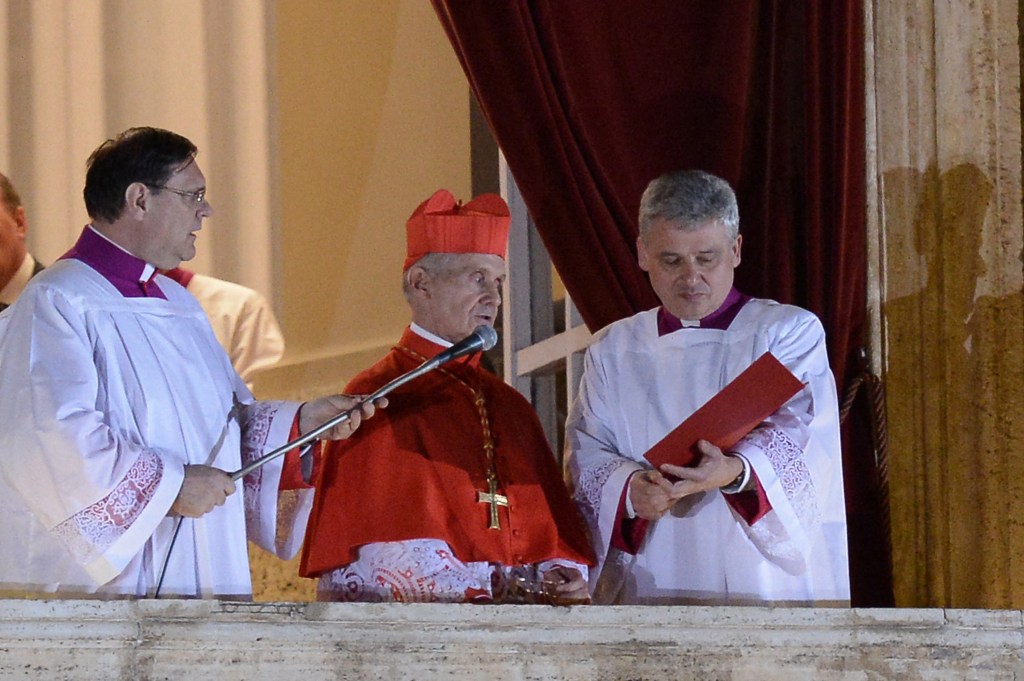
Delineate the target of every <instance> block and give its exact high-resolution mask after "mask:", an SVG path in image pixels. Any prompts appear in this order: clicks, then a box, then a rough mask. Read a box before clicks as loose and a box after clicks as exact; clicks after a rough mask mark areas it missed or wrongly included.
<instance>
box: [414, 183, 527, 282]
mask: <svg viewBox="0 0 1024 681" xmlns="http://www.w3.org/2000/svg"><path fill="white" fill-rule="evenodd" d="M510 221H511V217H510V216H509V212H508V205H507V204H506V203H505V200H504V199H502V198H501V197H500V196H498V195H497V194H481V195H480V196H478V197H476V198H475V199H473V200H472V201H470V202H469V203H467V204H465V205H462V204H460V203H459V202H457V201H456V200H455V197H454V196H452V194H451V192H449V191H448V190H447V189H438V190H437V191H436V192H434V195H433V196H431V197H430V198H429V199H427V200H426V201H424V202H423V203H421V204H420V205H419V206H418V207H417V208H416V210H414V211H413V212H412V215H410V216H409V220H408V221H407V222H406V223H405V236H406V258H405V265H404V267H403V268H402V269H403V271H404V270H407V269H409V268H410V267H412V265H413V264H415V262H416V261H417V260H419V259H420V258H422V257H423V256H425V255H426V254H427V253H491V254H493V255H497V256H500V257H502V258H504V257H505V249H506V245H507V243H508V227H509V222H510Z"/></svg>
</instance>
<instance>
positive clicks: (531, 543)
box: [300, 329, 594, 577]
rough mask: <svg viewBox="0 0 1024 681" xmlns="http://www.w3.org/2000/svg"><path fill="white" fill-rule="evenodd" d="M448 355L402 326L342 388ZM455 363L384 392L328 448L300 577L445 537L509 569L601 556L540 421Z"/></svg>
mask: <svg viewBox="0 0 1024 681" xmlns="http://www.w3.org/2000/svg"><path fill="white" fill-rule="evenodd" d="M442 349H443V348H441V347H440V346H438V345H435V344H434V343H431V342H430V341H428V340H426V339H424V338H422V337H420V336H418V335H417V334H415V333H413V332H412V331H411V330H409V329H406V331H405V333H404V334H403V335H402V339H401V341H400V342H399V344H398V346H396V348H395V349H393V350H392V351H391V352H390V353H389V354H388V355H387V356H385V357H384V358H383V359H381V360H380V361H379V362H377V363H376V364H375V365H374V366H372V367H371V368H370V369H368V370H366V371H364V372H363V373H361V374H360V375H358V376H357V377H356V378H355V379H353V381H352V382H351V383H350V384H349V385H348V386H347V387H346V392H348V393H353V394H368V393H372V392H373V391H374V390H376V389H377V388H379V387H381V386H382V385H384V384H385V383H387V382H388V381H390V380H391V379H393V378H395V377H397V376H400V375H402V374H404V373H406V372H408V371H410V370H412V369H414V368H415V367H417V366H418V365H419V364H420V363H421V362H422V361H423V360H424V359H425V358H427V357H432V356H433V355H435V354H437V353H438V352H440V351H441V350H442ZM479 363H480V355H479V354H474V355H471V356H470V357H468V358H464V359H462V360H458V361H455V362H449V363H448V364H446V365H444V366H443V367H442V368H441V369H439V370H435V371H432V372H430V373H428V374H425V375H423V376H421V377H419V378H417V379H415V380H413V381H411V382H409V383H407V384H406V385H404V386H402V387H401V388H398V389H397V390H394V391H393V392H391V393H390V394H389V395H388V401H389V403H390V404H389V406H388V407H387V408H386V409H383V410H379V411H378V412H377V414H376V415H375V416H374V417H373V418H372V419H370V420H369V421H367V422H365V423H364V424H363V425H361V426H360V427H359V430H358V431H356V433H355V434H354V435H353V436H352V437H351V438H349V439H348V440H342V441H338V442H332V443H330V444H329V445H328V446H326V447H325V449H324V453H323V463H322V469H321V471H320V474H319V479H318V481H317V490H316V500H315V502H314V505H313V511H312V513H311V515H310V519H309V527H308V530H307V533H306V541H305V545H304V546H303V553H302V564H301V568H300V574H302V575H303V576H304V577H316V576H318V575H320V574H322V573H324V572H327V571H330V570H334V569H336V568H339V567H342V566H344V565H347V564H349V563H351V562H352V561H354V560H355V559H356V551H357V549H358V548H359V547H360V546H362V545H364V544H370V543H375V542H392V541H405V540H411V539H426V538H431V539H440V540H442V541H445V542H447V543H448V545H449V546H451V548H452V550H453V552H454V553H455V555H456V556H457V557H458V558H459V559H460V560H462V561H463V562H467V563H468V562H474V561H489V562H496V563H501V564H504V565H524V564H531V563H539V562H541V561H544V560H549V559H553V558H563V559H568V560H572V561H576V562H578V563H584V564H588V565H593V564H594V554H593V551H592V549H591V547H590V542H589V541H588V538H587V535H586V531H585V530H584V526H583V523H582V521H581V520H580V517H579V512H578V510H577V509H576V506H575V505H574V504H573V502H572V500H571V499H570V497H569V494H568V492H567V491H566V488H565V485H564V483H563V481H562V475H561V471H560V470H559V467H558V465H557V463H556V462H555V459H554V457H553V455H552V453H551V448H550V447H549V445H548V443H547V440H546V439H545V436H544V432H543V430H542V428H541V425H540V422H539V421H538V420H537V416H536V414H535V413H534V411H533V408H532V407H531V406H530V404H529V403H528V402H527V401H526V400H525V399H524V398H523V397H522V396H521V395H520V394H519V393H518V392H516V391H515V390H514V389H513V388H511V387H510V386H508V385H506V384H505V383H503V382H502V381H500V380H499V379H498V378H496V377H495V376H494V375H492V374H490V373H488V372H486V371H484V370H482V369H481V368H480V366H479ZM474 390H476V391H479V392H480V393H482V394H483V396H484V400H485V405H486V410H487V416H488V420H489V422H490V429H491V432H492V436H493V441H494V445H495V448H494V449H495V456H494V460H495V472H496V473H497V479H498V493H499V494H501V495H504V496H505V497H507V498H508V508H505V507H504V506H501V507H499V508H498V514H499V520H500V529H497V530H495V529H490V528H489V527H488V525H489V521H490V504H488V503H486V502H480V501H478V493H479V492H487V491H488V482H487V472H488V461H487V454H486V451H485V448H484V442H485V437H484V429H483V424H482V419H481V416H480V412H479V410H478V407H477V405H476V404H475V402H474V400H475V398H476V395H475V394H474Z"/></svg>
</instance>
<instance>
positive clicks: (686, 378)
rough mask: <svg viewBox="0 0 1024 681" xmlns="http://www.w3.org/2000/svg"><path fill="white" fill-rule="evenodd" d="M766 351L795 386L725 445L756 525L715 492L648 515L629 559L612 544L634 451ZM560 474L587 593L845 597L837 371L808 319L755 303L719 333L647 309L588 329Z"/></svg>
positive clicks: (654, 599) (629, 597)
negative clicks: (751, 486)
mask: <svg viewBox="0 0 1024 681" xmlns="http://www.w3.org/2000/svg"><path fill="white" fill-rule="evenodd" d="M766 351H771V352H772V354H774V355H775V356H776V357H777V358H778V359H779V360H780V361H781V362H782V363H783V364H784V365H785V366H786V367H787V368H788V369H789V370H790V371H791V372H793V374H795V375H796V376H797V377H798V378H799V379H800V380H801V381H802V382H803V383H805V387H804V389H803V391H801V392H800V393H798V394H797V395H796V396H794V397H793V398H792V399H791V400H790V401H789V402H787V403H786V404H785V405H784V406H783V407H782V408H781V409H780V410H779V411H778V412H776V413H775V414H774V415H773V416H771V417H770V418H769V419H768V420H767V421H766V422H764V423H763V424H762V425H760V426H759V427H757V428H756V429H755V430H754V431H753V432H751V433H750V434H749V435H747V436H746V437H745V438H744V439H743V440H742V441H741V442H740V443H739V444H738V445H737V446H736V447H734V448H733V450H734V451H738V452H740V453H742V454H743V455H744V456H746V458H747V459H748V460H749V461H750V463H751V465H752V466H753V469H754V471H756V474H757V477H758V479H759V480H760V483H761V485H762V486H763V488H764V490H765V492H766V493H767V496H768V500H769V501H770V503H771V507H772V510H771V511H770V512H769V513H768V514H767V515H766V516H764V517H763V518H761V519H760V520H757V521H756V522H755V523H754V524H753V526H750V525H748V524H747V523H746V522H745V521H744V520H743V519H742V518H740V516H739V515H738V514H737V513H736V512H735V511H734V510H733V509H732V508H731V507H730V506H729V504H727V503H726V501H725V499H724V497H723V495H722V494H721V493H720V492H718V491H713V492H704V493H701V494H698V495H694V496H692V497H688V498H686V499H684V500H682V501H681V502H679V503H678V504H677V505H676V506H675V507H674V508H673V509H672V510H671V511H670V512H669V514H666V515H665V516H664V517H662V518H661V519H659V520H657V521H654V522H653V523H651V526H650V528H649V531H648V533H647V536H646V538H645V540H644V541H643V543H642V545H641V547H640V550H639V552H638V554H637V555H635V556H633V555H629V554H627V553H624V552H620V551H618V550H617V549H615V548H614V547H612V546H611V543H610V542H611V535H612V530H613V525H614V521H615V517H616V512H617V510H618V508H619V501H620V498H621V495H622V491H623V488H624V486H625V484H626V481H627V479H628V478H629V476H630V475H631V474H632V473H633V472H634V471H637V470H640V469H642V468H649V467H650V466H649V465H648V464H647V462H646V460H645V459H644V458H643V457H644V454H645V453H646V452H647V450H648V449H650V448H651V446H652V445H654V444H655V443H657V442H658V441H659V440H661V439H662V438H663V437H664V436H665V435H666V434H667V433H668V432H669V431H671V430H672V429H673V428H675V426H677V425H678V424H679V423H680V422H682V421H683V420H684V419H686V417H688V416H689V415H690V414H692V413H693V412H694V411H695V410H696V409H698V408H699V407H700V406H701V405H702V404H704V403H705V402H707V401H708V400H709V399H710V398H711V397H712V396H714V395H715V394H716V393H717V392H718V391H720V390H721V389H722V388H723V387H725V386H726V384H728V383H729V382H730V381H731V380H732V379H734V378H736V376H738V375H739V374H740V373H741V372H742V371H743V370H744V369H746V368H747V367H748V366H749V365H750V364H751V363H752V362H753V361H754V360H756V359H757V358H758V357H760V356H761V355H762V354H763V353H764V352H766ZM566 450H567V460H566V471H567V477H568V480H569V483H570V485H571V486H572V487H573V490H574V498H575V499H576V501H577V503H578V504H579V505H580V508H581V510H582V512H583V515H584V517H585V518H586V520H587V522H588V524H589V526H590V530H591V534H592V540H593V542H594V544H595V550H596V552H597V556H598V560H599V561H600V562H599V565H598V567H597V568H596V569H594V570H592V571H591V576H592V580H591V581H592V588H593V589H594V590H595V602H618V603H708V604H713V603H745V604H749V603H766V602H771V603H792V604H801V603H821V604H824V603H836V602H838V603H844V602H848V601H849V597H850V594H849V569H848V565H847V544H846V513H845V503H844V498H843V476H842V457H841V452H840V441H839V415H838V405H837V399H836V389H835V381H834V379H833V377H832V373H831V370H830V369H829V365H828V357H827V355H826V351H825V337H824V331H823V329H822V327H821V323H820V322H819V321H818V319H817V318H816V317H815V316H814V315H813V314H811V313H810V312H807V311H806V310H802V309H800V308H797V307H793V306H789V305H781V304H779V303H775V302H773V301H768V300H759V299H752V300H750V301H749V302H748V303H747V304H746V305H745V306H744V307H743V308H742V309H741V310H740V312H739V314H738V315H737V316H736V318H735V319H734V320H733V322H732V323H731V324H730V326H729V327H728V328H727V329H725V330H720V329H708V328H687V329H682V330H679V331H676V332H674V333H669V334H666V335H664V336H659V335H658V319H657V310H649V311H646V312H641V313H639V314H637V315H634V316H633V317H630V318H629V319H625V320H621V321H619V322H616V323H614V324H611V325H610V326H609V327H606V328H605V329H603V330H602V331H601V332H599V333H598V334H597V335H596V337H595V339H594V342H593V343H592V344H591V346H590V348H589V349H588V350H587V354H586V359H585V365H584V373H583V376H582V379H581V384H580V390H579V395H578V398H577V400H576V402H575V404H574V405H573V408H572V411H571V413H570V415H569V419H568V423H567V427H566Z"/></svg>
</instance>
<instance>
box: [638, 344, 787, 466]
mask: <svg viewBox="0 0 1024 681" xmlns="http://www.w3.org/2000/svg"><path fill="white" fill-rule="evenodd" d="M803 387H804V384H803V383H801V382H800V379H798V378H797V377H796V376H794V375H793V374H792V373H791V372H790V371H789V369H787V368H786V367H785V366H783V364H782V362H780V361H779V360H777V359H775V355H773V354H772V353H770V352H766V353H764V354H763V355H761V356H760V357H758V358H757V360H756V361H755V362H754V363H753V364H751V365H750V366H749V367H747V368H746V370H745V371H744V372H743V373H741V374H740V375H739V376H737V377H736V378H735V379H733V381H732V382H730V383H729V385H727V386H725V387H724V388H722V390H721V391H720V392H719V393H718V394H717V395H715V396H714V397H712V398H711V399H710V400H708V401H707V402H705V403H704V405H703V406H702V407H701V408H700V409H698V410H697V411H695V412H693V414H691V415H690V417H689V418H688V419H686V420H685V421H683V422H682V423H680V424H679V425H678V426H676V427H675V429H674V430H672V432H670V433H669V434H668V435H666V436H665V437H663V438H662V439H661V441H660V442H658V443H657V444H656V445H654V446H653V447H651V448H650V449H649V450H648V451H647V453H646V454H645V455H644V457H645V458H646V459H647V460H648V461H650V462H651V464H652V465H653V466H654V467H655V468H658V467H659V466H661V465H662V464H666V463H670V464H674V465H676V466H689V465H691V464H696V463H697V461H698V459H699V458H700V453H699V452H698V451H697V440H707V441H708V442H710V443H712V444H713V445H716V446H717V447H718V448H720V449H722V450H723V451H725V450H726V449H728V448H729V447H732V446H733V445H735V444H736V443H737V442H739V441H740V439H741V438H742V437H743V436H744V435H746V434H747V433H749V432H750V431H752V430H753V429H754V428H756V427H757V425H758V424H759V423H761V422H762V421H764V420H765V419H766V418H768V417H769V416H771V415H772V414H774V413H775V412H776V411H778V409H779V407H781V406H782V405H783V404H785V403H786V402H787V401H788V400H789V398H791V397H792V396H793V395H796V394H797V393H798V392H800V390H801V389H802V388H803Z"/></svg>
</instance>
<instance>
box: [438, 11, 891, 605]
mask: <svg viewBox="0 0 1024 681" xmlns="http://www.w3.org/2000/svg"><path fill="white" fill-rule="evenodd" d="M433 2H434V7H435V9H436V10H437V14H438V16H439V18H440V20H441V23H442V25H443V26H444V28H445V30H446V32H447V33H448V36H449V38H450V40H451V42H452V45H453V46H454V48H455V52H456V54H457V55H458V57H459V59H460V61H461V63H462V66H463V68H464V69H465V72H466V74H467V77H468V79H469V82H470V86H471V88H472V90H473V93H474V95H475V96H476V98H477V100H478V102H479V103H480V107H481V109H482V110H483V112H484V115H485V116H486V117H487V120H488V122H489V124H490V126H491V129H492V131H493V133H494V136H495V138H496V139H497V141H498V144H499V146H500V147H501V149H502V151H503V152H504V154H505V157H506V159H507V161H508V164H509V168H510V169H511V171H512V173H513V175H514V176H515V178H516V182H517V183H518V184H519V187H520V190H521V192H522V194H523V198H524V200H525V201H526V205H527V206H528V207H529V210H530V213H531V215H532V216H533V218H534V221H535V222H536V225H537V230H538V232H539V233H540V235H541V238H542V239H543V240H544V243H545V245H546V247H547V249H548V252H549V253H550V255H551V259H552V261H553V263H554V265H555V268H556V269H557V270H558V273H559V275H560V276H561V277H562V280H563V281H564V283H565V286H566V289H567V290H568V291H569V293H570V295H571V296H572V298H573V301H574V302H575V303H576V305H577V307H578V308H579V310H580V313H581V314H582V316H583V318H584V320H585V321H586V323H587V325H588V326H589V327H590V328H591V329H597V328H600V327H602V326H604V325H606V324H608V323H610V322H612V321H615V320H617V319H620V318H622V317H625V316H628V315H631V314H633V313H635V312H637V311H639V310H642V309H647V308H650V307H653V306H654V305H656V304H657V299H656V298H655V296H654V294H653V292H652V291H651V289H650V286H649V284H648V282H647V279H646V275H645V274H644V273H643V272H642V271H641V270H640V269H639V267H638V266H637V264H636V246H635V241H636V235H637V217H636V215H637V209H638V206H639V202H640V194H641V193H642V191H643V188H644V187H645V186H646V184H647V182H649V181H650V180H651V179H652V178H654V177H655V176H657V175H659V174H661V173H663V172H666V171H669V170H676V169H681V168H702V169H705V170H708V171H710V172H712V173H715V174H717V175H720V176H722V177H724V178H725V179H727V180H728V181H730V182H731V183H732V184H733V186H734V187H736V190H737V196H738V199H739V204H740V223H741V231H742V233H743V235H744V248H743V263H742V264H741V265H740V267H739V269H738V270H737V286H738V287H739V288H740V289H741V290H744V291H745V292H747V293H750V294H752V295H755V296H763V297H769V298H774V299H777V300H781V301H784V302H791V303H795V304H798V305H801V306H803V307H806V308H808V309H810V310H812V311H814V312H815V313H817V314H818V315H819V316H820V317H821V319H822V321H823V323H824V325H825V329H826V333H827V335H828V339H829V354H830V359H831V362H832V368H833V371H834V372H835V375H836V381H837V383H838V385H839V387H840V389H841V390H842V387H843V386H845V385H846V383H847V381H848V380H849V378H851V377H852V376H853V375H854V374H855V373H856V372H857V371H858V370H859V369H860V364H859V363H858V362H856V361H853V360H854V358H855V357H856V356H857V354H858V353H859V350H860V348H861V347H862V345H863V324H864V318H865V290H864V287H865V278H866V277H865V269H866V254H865V241H866V240H865V186H864V180H863V177H864V134H863V130H864V104H863V101H864V92H863V59H864V57H863V54H864V50H863V35H864V32H863V20H862V15H861V13H862V6H861V2H860V1H859V0H836V1H835V2H827V3H819V2H814V1H807V2H792V1H791V0H775V1H774V2H769V1H764V2H756V1H753V0H743V1H741V0H724V1H718V2H705V1H699V0H698V1H693V2H690V1H687V2H680V1H679V0H644V2H629V3H625V2H622V1H621V0H502V1H501V2H466V1H465V0H433ZM847 455H848V456H851V454H850V453H849V452H848V453H847ZM854 455H855V454H854ZM847 469H848V470H847V478H848V485H847V486H848V495H847V496H848V506H850V505H851V504H852V506H853V507H856V506H857V504H858V502H857V501H856V497H857V495H858V494H859V493H860V492H859V491H858V490H859V489H860V488H861V487H862V486H867V485H868V483H867V482H865V481H862V480H859V479H857V475H859V474H856V475H853V477H852V478H851V470H854V469H856V467H855V466H853V467H851V466H847ZM865 488H866V487H865ZM856 549H857V547H852V552H856ZM853 562H854V566H853V572H854V573H856V572H857V567H856V565H855V563H856V559H854V561H853ZM854 581H855V591H856V590H857V588H858V587H857V586H856V581H857V577H856V576H855V577H854ZM867 600H872V599H867Z"/></svg>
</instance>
